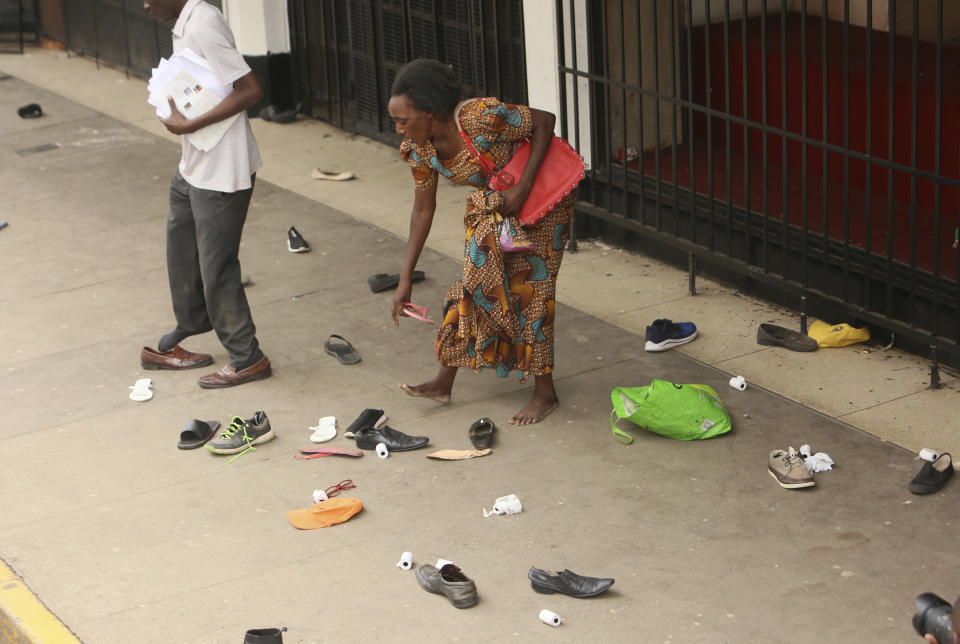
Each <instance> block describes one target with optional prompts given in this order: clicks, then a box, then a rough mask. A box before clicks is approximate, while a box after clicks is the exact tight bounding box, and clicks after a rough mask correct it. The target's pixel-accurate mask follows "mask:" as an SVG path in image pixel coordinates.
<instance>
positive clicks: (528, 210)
mask: <svg viewBox="0 0 960 644" xmlns="http://www.w3.org/2000/svg"><path fill="white" fill-rule="evenodd" d="M454 118H455V119H456V121H457V128H458V129H459V130H460V137H461V138H463V142H464V143H465V144H466V146H467V149H468V150H469V151H470V154H472V155H473V156H474V158H476V159H477V161H478V162H479V163H480V165H481V166H482V167H483V170H484V172H486V173H487V177H488V178H487V186H488V187H489V188H490V189H491V190H496V191H497V192H502V191H504V190H506V189H508V188H512V187H513V186H514V185H516V183H517V182H518V181H519V180H520V177H521V176H523V170H524V168H526V167H527V161H529V160H530V141H529V140H526V141H523V142H522V143H520V144H519V145H518V146H517V147H516V149H515V150H514V151H513V156H512V157H510V160H509V161H507V163H506V164H505V165H504V166H503V167H500V168H498V167H496V166H495V165H494V163H493V161H491V160H490V159H489V158H488V157H485V156H483V155H482V154H480V153H479V152H477V150H476V148H474V147H473V141H471V140H470V137H469V136H467V133H466V132H464V131H463V126H462V125H460V110H459V108H458V109H457V113H456V115H455V117H454ZM584 170H585V167H584V163H583V157H581V156H580V155H579V154H577V151H576V150H574V149H573V147H571V146H570V144H569V143H567V141H566V139H561V138H560V137H559V136H555V137H553V140H552V141H551V142H550V147H549V149H548V150H547V155H546V156H545V157H544V158H543V163H541V164H540V170H539V171H538V172H537V178H536V180H534V182H533V188H531V189H530V194H529V195H528V196H527V200H526V201H525V202H523V207H522V208H521V209H520V214H519V216H518V219H519V220H520V224H521V225H523V226H532V225H533V224H535V223H537V222H538V221H540V220H541V219H543V218H544V217H546V216H547V213H549V212H550V211H551V210H553V209H554V208H556V207H557V204H558V203H560V201H561V200H562V199H563V198H564V197H566V196H567V195H568V194H570V192H571V191H572V190H573V189H574V188H576V187H577V184H578V183H580V181H581V180H582V179H583V177H584V175H585V172H584Z"/></svg>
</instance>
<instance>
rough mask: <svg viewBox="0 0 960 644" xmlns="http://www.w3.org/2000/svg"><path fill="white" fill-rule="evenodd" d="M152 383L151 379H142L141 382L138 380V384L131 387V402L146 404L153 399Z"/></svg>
mask: <svg viewBox="0 0 960 644" xmlns="http://www.w3.org/2000/svg"><path fill="white" fill-rule="evenodd" d="M152 382H153V381H152V380H150V378H140V380H137V382H136V383H135V384H134V385H133V386H132V387H130V400H133V401H136V402H146V401H148V400H150V399H151V398H153V392H152V391H150V385H151V384H152Z"/></svg>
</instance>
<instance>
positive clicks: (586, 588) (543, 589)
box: [527, 568, 613, 597]
mask: <svg viewBox="0 0 960 644" xmlns="http://www.w3.org/2000/svg"><path fill="white" fill-rule="evenodd" d="M527 577H529V578H530V585H531V586H533V589H534V590H535V591H537V592H538V593H544V594H547V595H551V594H553V593H563V594H564V595H570V596H571V597H594V596H596V595H600V594H602V593H605V592H607V590H608V589H609V588H610V586H612V585H613V579H601V578H599V577H584V576H582V575H578V574H577V573H575V572H571V571H569V570H563V571H561V572H558V573H551V572H547V571H546V570H540V569H539V568H531V569H530V572H528V573H527Z"/></svg>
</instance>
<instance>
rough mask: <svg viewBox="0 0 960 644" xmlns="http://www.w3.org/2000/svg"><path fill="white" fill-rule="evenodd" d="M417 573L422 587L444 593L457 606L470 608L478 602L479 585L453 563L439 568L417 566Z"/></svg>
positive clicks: (432, 591) (428, 565) (429, 590)
mask: <svg viewBox="0 0 960 644" xmlns="http://www.w3.org/2000/svg"><path fill="white" fill-rule="evenodd" d="M416 575H417V583H418V584H420V587H421V588H423V589H424V590H426V591H428V592H431V593H436V594H438V595H444V596H445V597H446V598H447V599H449V600H450V603H451V604H453V605H454V606H456V607H457V608H470V607H471V606H474V605H475V604H476V603H477V599H478V598H477V585H476V584H475V583H474V581H473V580H472V579H470V578H468V577H467V576H466V575H464V574H463V571H461V570H460V569H459V568H457V567H456V566H455V565H453V564H452V563H448V564H446V565H444V566H443V568H440V569H439V570H437V568H436V567H435V566H431V565H430V564H424V565H422V566H420V567H419V568H417V571H416Z"/></svg>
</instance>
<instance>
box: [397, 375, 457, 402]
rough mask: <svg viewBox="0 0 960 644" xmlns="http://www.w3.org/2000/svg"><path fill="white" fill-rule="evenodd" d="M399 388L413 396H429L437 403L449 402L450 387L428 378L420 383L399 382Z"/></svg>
mask: <svg viewBox="0 0 960 644" xmlns="http://www.w3.org/2000/svg"><path fill="white" fill-rule="evenodd" d="M400 388H401V389H403V390H404V391H405V392H407V395H408V396H413V397H414V398H429V399H430V400H435V401H437V402H438V403H448V402H450V387H449V386H444V385H443V384H441V383H437V381H436V380H430V381H428V382H425V383H423V384H420V385H406V384H402V383H401V384H400Z"/></svg>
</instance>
